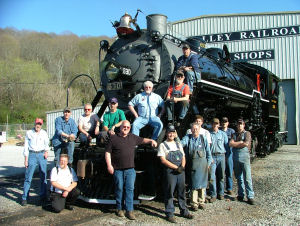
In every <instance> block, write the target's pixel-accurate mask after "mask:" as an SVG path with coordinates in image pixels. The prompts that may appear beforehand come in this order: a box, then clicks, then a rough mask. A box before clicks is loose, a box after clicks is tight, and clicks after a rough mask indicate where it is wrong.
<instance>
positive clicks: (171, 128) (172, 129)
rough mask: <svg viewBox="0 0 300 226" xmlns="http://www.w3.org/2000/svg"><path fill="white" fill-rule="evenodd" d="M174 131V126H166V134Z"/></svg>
mask: <svg viewBox="0 0 300 226" xmlns="http://www.w3.org/2000/svg"><path fill="white" fill-rule="evenodd" d="M175 131H176V129H175V126H173V125H168V127H167V133H168V132H175Z"/></svg>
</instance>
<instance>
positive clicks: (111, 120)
mask: <svg viewBox="0 0 300 226" xmlns="http://www.w3.org/2000/svg"><path fill="white" fill-rule="evenodd" d="M123 120H126V117H125V114H124V111H122V110H120V109H117V110H116V112H114V113H111V112H110V111H109V112H106V113H105V114H104V116H103V126H107V127H108V129H111V127H113V126H114V125H116V124H117V123H118V122H120V121H123Z"/></svg>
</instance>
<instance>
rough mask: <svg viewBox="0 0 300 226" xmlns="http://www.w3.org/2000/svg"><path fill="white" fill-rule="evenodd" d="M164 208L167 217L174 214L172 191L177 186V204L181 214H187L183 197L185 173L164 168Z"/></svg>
mask: <svg viewBox="0 0 300 226" xmlns="http://www.w3.org/2000/svg"><path fill="white" fill-rule="evenodd" d="M164 182H165V209H166V215H167V216H168V217H171V216H174V212H175V207H174V202H173V200H174V191H175V188H176V186H177V196H178V205H179V209H180V214H181V215H186V214H188V213H189V212H188V209H187V206H186V198H185V173H184V172H183V173H181V174H178V173H174V170H172V169H170V168H167V169H165V178H164Z"/></svg>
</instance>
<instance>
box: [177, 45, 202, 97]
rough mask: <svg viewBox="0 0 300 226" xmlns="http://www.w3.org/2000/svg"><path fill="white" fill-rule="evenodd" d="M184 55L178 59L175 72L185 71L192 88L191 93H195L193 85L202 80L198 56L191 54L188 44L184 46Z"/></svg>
mask: <svg viewBox="0 0 300 226" xmlns="http://www.w3.org/2000/svg"><path fill="white" fill-rule="evenodd" d="M182 52H183V55H182V56H180V57H179V58H178V61H177V63H176V66H175V70H183V71H184V74H185V77H186V80H187V84H188V85H189V87H190V92H191V93H192V92H193V85H194V82H195V81H200V80H201V74H200V73H201V72H200V68H199V62H198V56H197V54H194V53H192V52H191V48H190V46H189V45H188V44H183V45H182Z"/></svg>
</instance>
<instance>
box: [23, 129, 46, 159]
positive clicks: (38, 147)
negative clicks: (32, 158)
mask: <svg viewBox="0 0 300 226" xmlns="http://www.w3.org/2000/svg"><path fill="white" fill-rule="evenodd" d="M29 150H31V151H36V152H37V151H43V150H50V148H49V138H48V135H47V132H46V131H45V130H43V129H41V130H40V132H39V133H37V132H36V131H35V129H32V130H28V131H27V132H26V137H25V143H24V156H28V154H29Z"/></svg>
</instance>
